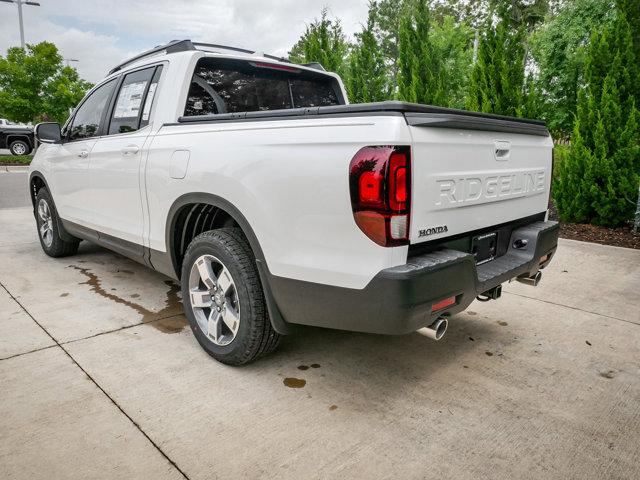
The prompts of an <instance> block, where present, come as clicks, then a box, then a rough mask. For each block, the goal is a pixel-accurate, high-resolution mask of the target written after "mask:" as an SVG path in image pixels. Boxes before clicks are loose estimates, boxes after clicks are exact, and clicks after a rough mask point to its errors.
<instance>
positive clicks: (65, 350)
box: [0, 282, 190, 480]
mask: <svg viewBox="0 0 640 480" xmlns="http://www.w3.org/2000/svg"><path fill="white" fill-rule="evenodd" d="M0 287H2V288H3V289H4V291H5V292H7V294H8V295H9V296H10V297H11V299H12V300H13V301H14V302H16V303H17V304H18V305H19V306H20V308H21V309H22V310H23V311H24V313H26V314H27V315H28V316H29V318H31V320H33V321H34V322H35V324H36V325H38V327H40V328H41V329H42V331H43V332H44V333H45V334H46V335H47V336H48V337H49V338H51V340H53V341H54V342H55V343H56V345H57V346H58V347H59V348H60V349H61V350H62V351H63V352H64V353H65V354H66V355H67V356H68V357H69V359H71V361H72V362H73V363H74V364H75V365H76V366H77V367H78V368H79V369H80V370H81V371H82V373H84V374H85V375H86V376H87V378H88V379H89V380H90V381H91V382H92V383H93V384H94V385H95V386H96V388H98V390H100V391H101V392H102V393H103V394H104V396H105V397H107V398H108V399H109V400H110V401H111V403H112V404H113V405H114V406H115V407H116V408H117V409H118V410H120V412H121V413H122V414H123V415H124V416H125V417H127V419H129V421H130V422H131V423H132V424H133V425H134V426H135V427H136V428H137V429H138V431H139V432H140V433H141V434H142V435H144V437H145V438H146V439H147V440H148V441H149V443H151V445H153V446H154V447H155V449H156V450H157V451H158V452H159V453H160V455H162V456H163V457H164V458H165V459H166V460H167V461H168V462H169V463H170V464H171V465H172V466H173V467H174V468H175V469H176V470H177V471H178V472H179V473H180V474H181V475H182V476H183V477H184V478H186V479H187V480H190V479H189V477H188V476H187V474H186V473H184V471H182V469H181V468H180V467H179V466H178V465H177V464H176V462H175V461H173V460H172V459H171V458H170V457H169V456H168V455H167V454H166V453H165V452H164V451H163V450H162V448H160V446H159V445H158V444H157V443H156V442H154V441H153V439H152V438H151V437H150V436H149V435H148V434H147V432H145V431H144V430H143V429H142V427H141V426H140V425H139V424H138V422H136V421H135V420H134V419H133V418H132V417H131V416H130V415H129V414H128V413H127V412H126V411H125V410H124V408H122V407H121V406H120V405H119V404H118V402H116V401H115V399H114V398H113V397H112V396H111V395H109V394H108V393H107V391H106V390H105V389H104V388H102V386H101V385H100V384H99V383H98V382H97V381H96V379H95V378H93V377H92V376H91V375H90V374H89V372H87V371H86V370H85V369H84V368H83V367H82V365H80V363H78V361H77V360H76V359H75V358H74V357H73V355H71V353H69V351H68V350H67V349H66V348H64V345H63V344H61V343H60V342H58V340H57V339H56V338H55V337H54V336H53V335H51V334H50V333H49V332H48V331H47V329H46V328H44V327H43V326H42V325H41V324H40V322H38V321H37V320H36V319H35V318H34V316H33V315H31V312H29V310H27V309H26V308H25V306H24V305H22V303H21V302H20V301H19V300H18V299H17V298H16V297H15V296H14V295H13V294H12V293H11V292H10V291H9V290H8V289H7V287H5V286H4V284H3V283H1V282H0ZM53 346H54V345H52V346H51V347H53Z"/></svg>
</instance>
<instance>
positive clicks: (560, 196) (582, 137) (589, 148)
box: [554, 10, 640, 226]
mask: <svg viewBox="0 0 640 480" xmlns="http://www.w3.org/2000/svg"><path fill="white" fill-rule="evenodd" d="M637 69H638V66H637V64H636V57H635V52H634V47H633V37H632V33H631V28H630V26H629V23H628V22H627V19H626V15H625V13H624V11H620V10H619V11H618V12H617V16H616V19H615V21H614V22H613V24H611V25H610V26H609V27H608V28H606V29H604V30H602V31H601V32H596V33H594V34H593V35H592V36H591V41H590V43H589V48H588V52H587V56H586V59H585V75H584V78H585V87H584V88H583V89H582V90H581V91H580V92H579V94H578V106H577V118H576V122H575V126H574V130H573V138H572V143H571V148H570V150H569V153H568V155H567V158H566V161H565V162H563V163H562V164H561V165H560V168H559V171H558V177H557V181H556V182H555V184H554V200H555V202H556V206H557V207H558V212H559V214H560V218H561V219H562V220H563V221H570V222H578V223H586V222H589V223H594V224H596V225H605V226H618V225H620V224H622V223H624V222H625V221H627V220H630V219H631V218H632V216H633V213H634V210H635V199H636V198H637V191H638V182H639V181H640V175H639V174H640V114H639V113H638V109H637V108H636V104H635V98H634V90H635V85H634V82H637Z"/></svg>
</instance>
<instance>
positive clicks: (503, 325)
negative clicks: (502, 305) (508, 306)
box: [498, 321, 509, 327]
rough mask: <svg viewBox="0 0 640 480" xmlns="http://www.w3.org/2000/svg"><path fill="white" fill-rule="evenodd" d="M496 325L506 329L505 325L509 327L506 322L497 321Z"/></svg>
mask: <svg viewBox="0 0 640 480" xmlns="http://www.w3.org/2000/svg"><path fill="white" fill-rule="evenodd" d="M498 325H500V326H502V327H506V326H507V325H509V324H508V323H507V322H503V321H499V322H498Z"/></svg>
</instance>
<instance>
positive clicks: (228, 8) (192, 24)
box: [0, 0, 367, 83]
mask: <svg viewBox="0 0 640 480" xmlns="http://www.w3.org/2000/svg"><path fill="white" fill-rule="evenodd" d="M37 1H39V3H40V5H41V6H39V7H36V6H29V5H25V6H23V17H24V29H25V42H26V43H38V42H41V41H43V40H47V41H50V42H53V43H55V44H56V45H57V46H58V48H59V50H60V52H61V54H62V56H63V57H64V58H66V59H76V60H78V62H71V61H70V62H69V63H70V65H72V66H75V67H76V68H77V69H78V71H79V73H80V75H81V76H82V77H83V78H84V79H86V80H89V81H91V82H94V83H95V82H97V81H98V80H100V79H101V78H103V77H104V76H105V75H106V73H107V72H108V71H109V70H110V69H111V68H112V67H113V66H115V65H117V64H118V63H120V62H121V61H123V60H125V59H126V58H129V57H131V56H133V55H135V54H137V53H140V52H142V51H144V50H148V49H150V48H153V47H154V46H156V45H160V44H163V43H166V42H168V41H171V40H175V39H180V40H182V39H186V38H188V39H191V40H194V41H201V42H209V43H217V44H223V45H231V46H236V47H243V48H248V49H251V50H257V51H261V52H265V53H270V54H272V55H279V56H285V55H286V54H287V52H288V50H289V49H290V48H291V47H292V46H293V44H294V43H295V42H296V41H297V40H298V38H299V37H300V35H301V34H302V33H303V32H304V29H305V26H306V25H307V24H308V23H310V22H311V21H313V20H314V18H317V17H319V16H320V11H321V10H322V8H323V7H327V8H328V9H329V15H330V16H331V17H337V18H340V19H341V21H342V25H343V29H344V31H345V33H346V34H347V35H348V36H353V34H354V33H355V32H358V31H360V30H361V28H362V24H363V23H364V22H366V16H367V0H320V1H316V0H278V1H276V0H262V1H261V0H154V1H151V0H146V1H144V0H111V1H97V0H37ZM19 45H20V29H19V23H18V7H17V5H15V4H10V3H4V2H0V55H3V56H4V55H5V54H6V51H7V48H9V47H12V46H19Z"/></svg>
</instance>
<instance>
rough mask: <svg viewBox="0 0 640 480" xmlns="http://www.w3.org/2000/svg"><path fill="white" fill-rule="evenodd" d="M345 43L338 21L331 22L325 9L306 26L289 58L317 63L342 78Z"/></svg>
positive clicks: (345, 56) (344, 65)
mask: <svg viewBox="0 0 640 480" xmlns="http://www.w3.org/2000/svg"><path fill="white" fill-rule="evenodd" d="M348 52H349V43H348V42H347V40H346V38H345V35H344V32H343V31H342V25H341V24H340V20H331V19H330V18H329V16H328V13H327V9H326V8H325V9H323V10H322V12H321V15H320V19H316V20H314V21H313V22H311V24H310V25H307V28H306V30H305V32H304V33H303V34H302V36H301V37H300V39H299V40H298V41H297V42H296V44H295V45H294V46H293V48H292V49H291V51H289V58H290V59H291V60H292V61H294V62H297V63H310V62H318V63H319V64H321V65H322V66H323V67H324V68H325V70H328V71H330V72H336V73H338V74H339V75H341V76H343V75H344V74H345V73H346V71H347V66H346V64H347V61H346V58H347V54H348Z"/></svg>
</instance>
